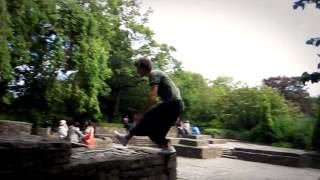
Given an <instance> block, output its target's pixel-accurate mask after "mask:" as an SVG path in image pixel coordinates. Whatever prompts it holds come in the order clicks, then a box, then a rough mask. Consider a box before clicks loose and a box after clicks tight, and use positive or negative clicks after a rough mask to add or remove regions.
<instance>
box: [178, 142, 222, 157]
mask: <svg viewBox="0 0 320 180" xmlns="http://www.w3.org/2000/svg"><path fill="white" fill-rule="evenodd" d="M174 147H175V148H176V150H177V155H178V156H184V157H192V158H199V159H208V158H216V157H221V156H222V153H223V150H222V149H221V148H213V147H206V146H204V147H191V146H184V145H174Z"/></svg>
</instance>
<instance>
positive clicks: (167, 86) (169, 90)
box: [148, 70, 181, 101]
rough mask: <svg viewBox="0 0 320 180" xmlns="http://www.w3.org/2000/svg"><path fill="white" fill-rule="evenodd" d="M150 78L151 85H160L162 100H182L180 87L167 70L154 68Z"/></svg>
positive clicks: (159, 93)
mask: <svg viewBox="0 0 320 180" xmlns="http://www.w3.org/2000/svg"><path fill="white" fill-rule="evenodd" d="M148 78H149V82H150V85H152V84H157V85H158V86H159V89H158V96H159V97H160V98H161V100H162V101H171V100H181V96H180V91H179V89H178V88H177V86H176V85H175V84H174V82H173V81H172V80H171V79H170V78H169V76H168V75H167V74H166V73H165V72H163V71H160V70H152V71H151V73H150V74H149V76H148Z"/></svg>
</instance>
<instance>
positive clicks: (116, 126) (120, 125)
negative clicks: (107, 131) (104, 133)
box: [98, 123, 123, 128]
mask: <svg viewBox="0 0 320 180" xmlns="http://www.w3.org/2000/svg"><path fill="white" fill-rule="evenodd" d="M98 125H99V126H102V127H109V128H123V124H120V123H98Z"/></svg>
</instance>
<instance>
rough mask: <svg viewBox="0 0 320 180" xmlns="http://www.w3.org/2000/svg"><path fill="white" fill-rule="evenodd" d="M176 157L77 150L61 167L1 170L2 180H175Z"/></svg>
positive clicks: (122, 150) (130, 151) (132, 151)
mask: <svg viewBox="0 0 320 180" xmlns="http://www.w3.org/2000/svg"><path fill="white" fill-rule="evenodd" d="M176 166H177V165H176V156H175V155H171V156H163V155H158V154H156V153H154V152H147V151H146V150H139V149H129V148H110V149H103V150H97V149H81V148H80V149H79V150H77V149H74V152H73V153H72V156H71V159H70V162H69V163H67V164H61V165H52V166H43V167H32V168H31V167H30V168H18V169H14V170H11V171H3V170H0V177H1V179H4V180H5V179H33V180H43V179H45V180H57V179H59V180H70V179H78V180H175V179H176V174H177V173H176Z"/></svg>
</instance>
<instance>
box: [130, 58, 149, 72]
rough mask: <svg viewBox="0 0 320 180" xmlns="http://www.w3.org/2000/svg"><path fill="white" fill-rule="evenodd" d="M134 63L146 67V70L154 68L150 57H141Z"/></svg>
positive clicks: (142, 67)
mask: <svg viewBox="0 0 320 180" xmlns="http://www.w3.org/2000/svg"><path fill="white" fill-rule="evenodd" d="M134 65H135V66H136V67H138V68H141V69H144V70H146V71H151V69H152V64H151V61H150V60H149V59H148V58H139V59H137V60H136V62H135V63H134Z"/></svg>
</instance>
